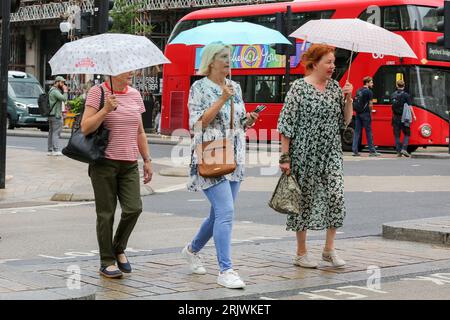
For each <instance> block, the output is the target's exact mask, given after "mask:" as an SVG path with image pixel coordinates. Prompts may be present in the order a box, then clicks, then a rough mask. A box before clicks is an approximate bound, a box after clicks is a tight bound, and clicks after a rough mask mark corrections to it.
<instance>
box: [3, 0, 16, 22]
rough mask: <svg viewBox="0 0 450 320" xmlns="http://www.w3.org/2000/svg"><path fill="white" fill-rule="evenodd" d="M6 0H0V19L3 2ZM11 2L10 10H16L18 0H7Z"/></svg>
mask: <svg viewBox="0 0 450 320" xmlns="http://www.w3.org/2000/svg"><path fill="white" fill-rule="evenodd" d="M6 1H8V0H1V1H0V19H2V14H3V3H4V2H6ZM9 1H10V2H11V10H10V12H11V13H13V12H16V10H17V8H19V6H20V0H9Z"/></svg>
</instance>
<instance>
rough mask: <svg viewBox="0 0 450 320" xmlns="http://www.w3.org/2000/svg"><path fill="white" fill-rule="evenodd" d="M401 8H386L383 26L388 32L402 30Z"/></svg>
mask: <svg viewBox="0 0 450 320" xmlns="http://www.w3.org/2000/svg"><path fill="white" fill-rule="evenodd" d="M400 21H401V20H400V7H387V8H384V19H383V26H384V28H385V29H387V30H401V26H400Z"/></svg>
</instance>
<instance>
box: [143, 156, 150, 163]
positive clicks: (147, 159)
mask: <svg viewBox="0 0 450 320" xmlns="http://www.w3.org/2000/svg"><path fill="white" fill-rule="evenodd" d="M142 160H144V162H147V161H149V162H152V158H151V157H150V156H148V157H146V158H144V157H142Z"/></svg>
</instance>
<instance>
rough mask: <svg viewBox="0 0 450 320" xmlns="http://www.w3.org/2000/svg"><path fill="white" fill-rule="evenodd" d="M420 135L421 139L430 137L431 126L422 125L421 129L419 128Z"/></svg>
mask: <svg viewBox="0 0 450 320" xmlns="http://www.w3.org/2000/svg"><path fill="white" fill-rule="evenodd" d="M420 134H421V135H422V137H424V138H429V137H430V136H431V126H430V125H428V124H424V125H423V126H422V127H421V128H420Z"/></svg>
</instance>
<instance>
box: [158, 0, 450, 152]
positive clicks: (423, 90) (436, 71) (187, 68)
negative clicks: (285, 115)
mask: <svg viewBox="0 0 450 320" xmlns="http://www.w3.org/2000/svg"><path fill="white" fill-rule="evenodd" d="M442 5H443V0H323V1H322V0H299V1H293V2H283V3H273V4H264V5H247V6H237V7H225V8H213V9H204V10H198V11H195V12H192V13H190V14H188V15H186V16H185V17H183V18H182V19H181V20H180V21H179V22H178V24H177V25H176V27H175V28H174V30H173V32H172V35H171V38H170V39H169V42H170V40H171V39H173V38H174V37H175V36H176V35H178V34H179V33H180V32H182V31H184V30H187V29H190V28H193V27H196V26H200V25H203V24H206V23H210V22H221V21H248V22H253V23H257V24H260V25H263V26H266V27H270V28H272V29H276V13H277V12H286V10H287V6H290V7H291V10H292V26H293V28H292V29H293V30H295V29H297V28H298V27H300V26H301V25H303V24H304V23H306V22H307V21H309V20H315V19H340V18H359V19H361V20H364V21H368V22H371V23H374V24H377V25H379V26H381V27H384V28H385V29H387V30H390V31H392V32H395V33H397V34H399V35H401V36H402V37H403V38H404V39H405V40H406V41H407V42H408V43H409V45H410V46H411V47H412V48H413V50H414V52H415V53H416V55H417V57H418V58H417V59H410V58H398V57H392V56H383V55H378V54H369V53H357V54H355V55H354V56H353V59H352V61H351V63H352V67H351V74H350V82H351V83H352V84H353V85H354V87H355V91H356V89H357V88H359V87H361V86H362V79H363V78H364V77H365V76H371V77H373V78H374V88H373V92H374V100H373V102H374V108H373V117H372V119H373V122H372V127H373V135H374V143H375V145H377V146H386V147H390V146H394V145H395V143H394V137H393V133H392V127H391V117H392V113H391V102H390V97H391V95H392V93H393V92H394V91H395V83H396V81H397V80H399V79H403V80H404V81H405V82H406V90H407V91H408V92H409V93H410V95H411V97H412V102H413V106H414V110H415V113H416V116H417V121H415V122H414V123H413V124H412V126H411V138H410V142H409V143H410V147H409V151H413V150H415V149H417V147H419V146H432V145H433V146H436V145H447V144H448V142H449V140H448V139H449V124H448V119H449V113H448V107H449V104H450V90H448V89H449V88H450V50H448V49H444V48H443V47H439V46H437V45H436V41H437V38H438V37H439V36H441V35H442V33H439V32H438V31H437V22H438V21H439V17H438V16H437V14H436V8H437V7H439V6H442ZM211 41H214V39H211ZM305 47H306V48H307V46H303V45H302V43H301V42H300V40H297V44H296V54H295V56H292V57H291V73H290V80H295V79H297V78H299V77H302V76H303V74H304V68H303V67H302V66H301V64H300V56H301V54H302V52H303V51H302V50H304V49H305ZM200 50H201V47H199V46H185V45H179V44H176V45H171V44H169V45H167V46H166V50H165V54H166V56H167V57H168V58H169V59H170V60H171V61H172V63H171V64H166V65H164V70H163V97H162V116H161V131H162V133H164V134H171V133H172V132H173V131H174V130H175V129H180V128H184V129H188V119H189V114H188V109H187V100H188V94H189V88H190V86H191V84H192V83H193V82H194V81H195V80H197V79H199V78H200V76H198V75H196V70H197V67H198V65H199V60H200ZM249 52H250V54H251V59H250V56H248V53H249ZM232 60H233V61H232V67H233V69H232V73H233V80H235V81H237V82H239V83H240V85H241V87H242V91H243V96H244V97H243V98H244V101H245V102H246V108H247V110H248V111H251V110H253V109H254V108H255V107H256V106H257V105H259V104H265V105H266V106H267V107H268V108H266V110H264V111H263V112H262V113H261V114H260V118H259V120H258V123H257V124H256V126H255V127H254V128H255V129H256V130H257V131H258V139H259V140H274V139H278V138H279V136H278V134H276V126H277V120H278V115H279V113H280V110H281V108H282V106H283V101H284V96H285V93H286V92H285V88H284V77H285V65H284V62H285V59H284V56H281V55H277V54H276V53H275V49H274V48H272V47H270V46H263V45H260V46H258V45H257V46H254V47H253V48H251V47H248V46H247V47H245V48H244V47H243V46H235V47H234V49H233V57H232ZM349 60H350V52H349V51H347V50H341V49H337V51H336V65H337V66H336V72H335V75H334V78H335V79H336V80H338V81H339V82H340V84H341V85H343V84H344V83H345V81H346V79H347V72H348V62H349ZM263 87H264V88H265V89H266V90H267V87H269V91H270V94H267V92H266V93H265V94H262V88H263ZM274 131H275V134H274ZM352 137H353V123H352V124H351V125H350V126H349V128H348V129H347V131H346V132H345V133H344V136H343V148H344V149H349V148H351V142H352ZM361 144H362V145H365V144H366V140H365V135H363V138H362V141H361Z"/></svg>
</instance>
